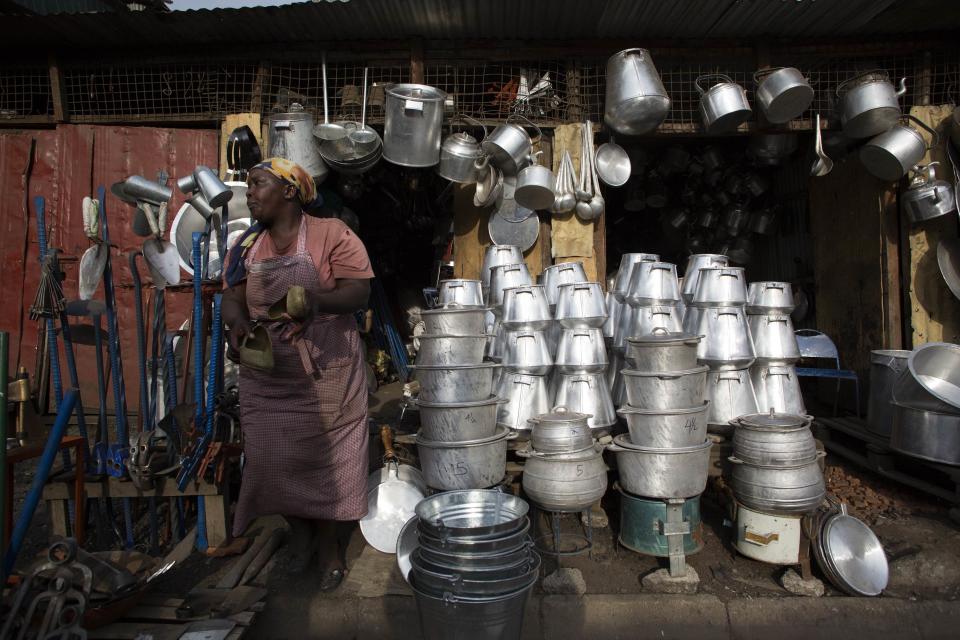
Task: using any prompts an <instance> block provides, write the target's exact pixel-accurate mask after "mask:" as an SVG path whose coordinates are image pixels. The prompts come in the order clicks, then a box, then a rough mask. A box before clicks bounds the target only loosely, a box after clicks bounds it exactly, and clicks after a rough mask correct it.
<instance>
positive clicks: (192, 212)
mask: <svg viewBox="0 0 960 640" xmlns="http://www.w3.org/2000/svg"><path fill="white" fill-rule="evenodd" d="M224 184H226V185H227V186H228V187H230V190H231V191H233V197H232V198H231V199H230V204H229V205H228V207H229V209H230V214H229V215H230V218H229V221H228V222H227V248H228V249H229V248H230V247H231V246H233V243H234V242H235V241H236V239H237V238H238V237H240V236H241V235H242V234H243V232H244V231H246V230H247V228H248V227H249V226H250V225H251V224H253V220H252V218H251V217H250V209H248V208H247V183H245V182H226V183H224ZM221 213H222V209H215V210H214V214H213V221H214V224H216V225H219V224H220V223H219V220H220V215H221ZM205 227H206V220H205V219H204V217H203V216H202V215H200V212H199V211H197V210H196V209H194V208H193V205H191V204H190V203H189V202H185V203H184V204H183V206H182V207H180V211H178V212H177V215H176V217H174V219H173V225H172V226H171V227H170V240H171V241H172V242H173V243H174V244H175V245H176V247H177V253H178V255H179V262H180V268H181V269H183V270H184V271H186V272H187V273H188V274H190V275H193V256H192V255H191V253H192V250H193V243H192V236H193V232H194V231H200V232H202V231H203V230H204V229H205ZM219 262H220V257H219V254H218V252H217V249H216V238H215V237H214V238H211V239H210V277H214V278H215V277H217V276H218V275H219V271H220V265H219Z"/></svg>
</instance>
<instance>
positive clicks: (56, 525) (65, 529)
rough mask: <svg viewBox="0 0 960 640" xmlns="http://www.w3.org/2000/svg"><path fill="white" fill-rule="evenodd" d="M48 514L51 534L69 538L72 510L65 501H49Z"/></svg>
mask: <svg viewBox="0 0 960 640" xmlns="http://www.w3.org/2000/svg"><path fill="white" fill-rule="evenodd" d="M47 513H49V514H50V534H51V535H53V536H61V537H64V538H65V537H67V536H68V535H69V523H70V508H69V503H68V502H67V501H66V499H64V500H47Z"/></svg>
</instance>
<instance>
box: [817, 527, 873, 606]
mask: <svg viewBox="0 0 960 640" xmlns="http://www.w3.org/2000/svg"><path fill="white" fill-rule="evenodd" d="M820 535H821V537H822V541H823V552H824V557H825V560H826V561H827V562H828V563H829V564H830V565H831V569H833V570H834V571H833V573H835V575H836V577H837V579H838V581H839V582H840V584H838V585H837V586H838V587H841V588H842V589H843V590H844V591H847V592H848V593H853V594H856V595H864V596H877V595H880V593H881V592H882V591H883V590H884V589H886V587H887V581H888V580H889V577H890V568H889V565H888V564H887V556H886V555H885V554H884V552H883V545H881V544H880V541H879V540H878V539H877V536H876V535H875V534H874V533H873V531H871V530H870V527H868V526H867V525H865V524H864V523H862V522H860V521H859V520H857V519H856V518H854V517H853V516H848V515H846V514H838V515H835V516H833V517H832V518H828V519H827V521H826V522H825V523H824V525H823V531H822V532H821V534H820Z"/></svg>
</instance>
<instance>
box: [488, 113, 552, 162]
mask: <svg viewBox="0 0 960 640" xmlns="http://www.w3.org/2000/svg"><path fill="white" fill-rule="evenodd" d="M514 119H523V120H525V121H526V122H527V124H529V125H530V126H531V127H533V128H534V129H536V130H537V138H536V140H532V139H531V138H530V134H528V133H527V131H526V129H524V128H523V127H522V126H520V125H519V124H514V123H513V122H511V120H514ZM542 135H543V132H541V131H540V127H538V126H537V125H535V124H533V123H532V122H530V120H529V119H528V118H526V117H525V116H521V115H511V116H510V117H508V118H507V120H506V122H504V123H503V124H501V125H499V126H498V127H497V128H496V129H494V130H493V132H491V133H490V135H489V136H487V137H486V138H484V139H483V142H481V143H480V147H481V148H482V149H483V151H484V152H485V153H487V154H488V155H489V156H490V160H491V162H493V164H494V166H496V167H497V168H498V169H500V171H501V172H503V175H504V176H515V175H517V174H518V173H519V172H520V170H521V169H523V168H524V167H526V166H528V165H531V164H533V163H534V162H535V159H534V157H533V144H534V142H539V140H540V138H541V137H542Z"/></svg>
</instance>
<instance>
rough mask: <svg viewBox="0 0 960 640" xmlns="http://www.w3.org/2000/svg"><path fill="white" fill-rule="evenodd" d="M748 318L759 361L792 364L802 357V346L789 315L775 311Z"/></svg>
mask: <svg viewBox="0 0 960 640" xmlns="http://www.w3.org/2000/svg"><path fill="white" fill-rule="evenodd" d="M747 319H748V320H747V323H748V325H749V326H750V336H751V337H752V338H753V347H754V351H755V352H756V354H757V362H778V363H787V364H790V363H794V362H796V361H797V360H799V359H800V347H799V346H798V345H797V336H796V335H795V334H794V333H793V321H792V320H790V316H789V315H787V314H785V313H780V312H774V313H772V314H771V315H763V316H761V315H749V316H747Z"/></svg>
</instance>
